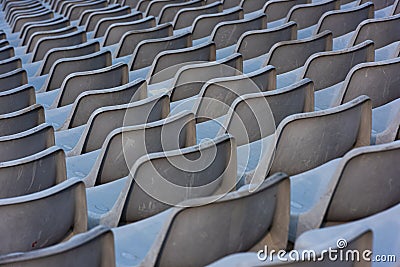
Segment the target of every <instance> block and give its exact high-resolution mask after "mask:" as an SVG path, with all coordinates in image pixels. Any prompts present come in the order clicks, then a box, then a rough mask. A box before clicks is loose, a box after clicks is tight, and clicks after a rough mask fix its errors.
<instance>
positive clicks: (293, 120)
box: [219, 96, 371, 183]
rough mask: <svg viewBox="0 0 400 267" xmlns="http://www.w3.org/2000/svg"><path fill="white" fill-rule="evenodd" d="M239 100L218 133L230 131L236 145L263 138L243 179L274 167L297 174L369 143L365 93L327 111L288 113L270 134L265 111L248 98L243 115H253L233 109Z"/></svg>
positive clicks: (368, 102) (263, 175)
mask: <svg viewBox="0 0 400 267" xmlns="http://www.w3.org/2000/svg"><path fill="white" fill-rule="evenodd" d="M240 102H241V100H240V99H238V101H235V103H234V104H232V106H233V107H232V109H231V110H230V112H229V113H228V116H227V119H226V120H225V122H224V128H223V129H221V130H220V133H219V134H221V133H224V132H225V131H226V132H229V133H231V134H232V135H233V136H235V137H236V139H237V144H238V146H240V145H243V144H247V143H249V142H254V141H257V140H259V139H261V138H262V139H264V138H267V139H266V140H265V142H266V144H265V146H263V149H264V150H265V151H263V152H262V155H261V157H260V158H261V159H260V160H259V162H258V164H257V166H256V167H255V169H254V170H249V171H248V172H247V174H246V178H245V179H246V182H252V183H253V180H252V179H256V178H257V177H265V176H266V175H267V174H268V173H275V172H277V171H283V172H285V173H288V174H289V175H295V174H298V173H302V172H305V171H308V170H310V169H313V168H316V167H318V166H320V165H322V164H324V163H326V162H328V161H330V160H332V159H335V158H338V157H342V156H343V155H344V154H345V153H347V152H348V151H350V150H351V149H353V148H356V147H360V146H364V145H369V143H370V137H371V100H370V99H369V98H368V97H366V96H360V97H358V98H356V99H354V100H352V101H350V102H348V103H346V104H344V105H341V106H339V107H335V108H332V109H328V110H323V111H315V112H308V113H303V114H294V115H290V116H288V117H286V118H285V119H283V120H282V121H281V122H280V124H279V125H278V126H277V130H276V131H275V133H274V134H272V135H268V134H269V133H270V132H271V127H274V124H273V122H272V123H271V119H269V118H268V117H266V116H265V113H261V114H260V113H255V112H251V111H253V110H257V107H256V105H257V102H255V103H254V107H253V106H252V105H253V104H252V102H248V103H247V106H248V108H246V109H245V110H244V111H245V112H246V113H249V110H250V114H251V116H252V119H247V118H248V115H241V114H240V113H239V112H240V110H235V106H236V105H238V104H239V103H240ZM249 108H250V109H249ZM242 121H245V122H246V124H245V129H243V126H241V125H240V124H241V123H242ZM271 124H272V125H271ZM225 129H226V130H225ZM272 130H273V129H272ZM246 160H247V159H246Z"/></svg>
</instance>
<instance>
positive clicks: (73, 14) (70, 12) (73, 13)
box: [64, 0, 107, 21]
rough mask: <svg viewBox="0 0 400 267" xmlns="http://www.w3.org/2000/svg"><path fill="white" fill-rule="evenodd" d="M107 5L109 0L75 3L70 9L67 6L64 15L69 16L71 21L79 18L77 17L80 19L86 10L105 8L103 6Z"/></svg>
mask: <svg viewBox="0 0 400 267" xmlns="http://www.w3.org/2000/svg"><path fill="white" fill-rule="evenodd" d="M106 5H107V1H103V0H101V1H95V2H90V3H86V4H80V5H74V6H73V7H70V8H69V9H68V8H67V10H66V13H65V14H64V15H65V16H66V17H68V18H69V19H70V20H71V21H72V20H77V19H79V17H80V16H81V14H82V13H83V12H84V11H85V10H89V9H96V8H103V7H106Z"/></svg>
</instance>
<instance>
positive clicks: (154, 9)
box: [145, 0, 185, 17]
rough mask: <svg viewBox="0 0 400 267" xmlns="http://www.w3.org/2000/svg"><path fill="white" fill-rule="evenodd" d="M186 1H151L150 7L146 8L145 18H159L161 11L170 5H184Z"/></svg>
mask: <svg viewBox="0 0 400 267" xmlns="http://www.w3.org/2000/svg"><path fill="white" fill-rule="evenodd" d="M183 2H185V0H156V1H151V2H150V3H149V5H148V6H147V8H146V12H145V16H155V17H158V16H159V14H160V12H161V9H162V8H163V7H164V6H166V5H170V4H177V3H183Z"/></svg>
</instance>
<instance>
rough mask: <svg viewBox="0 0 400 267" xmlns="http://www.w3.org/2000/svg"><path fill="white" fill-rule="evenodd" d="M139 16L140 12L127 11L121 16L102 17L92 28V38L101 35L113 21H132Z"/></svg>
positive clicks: (140, 15) (140, 16)
mask: <svg viewBox="0 0 400 267" xmlns="http://www.w3.org/2000/svg"><path fill="white" fill-rule="evenodd" d="M141 18H142V13H128V14H125V15H122V16H117V17H111V18H108V17H106V18H103V19H101V20H100V21H99V22H98V23H97V24H96V27H95V28H94V33H93V38H98V37H103V36H104V35H105V33H106V32H107V30H108V28H109V27H111V26H112V25H113V24H115V23H123V22H132V21H135V20H139V19H141Z"/></svg>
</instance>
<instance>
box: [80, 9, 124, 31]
mask: <svg viewBox="0 0 400 267" xmlns="http://www.w3.org/2000/svg"><path fill="white" fill-rule="evenodd" d="M130 12H131V9H130V8H129V7H127V6H124V7H119V8H116V9H112V10H107V11H99V12H93V13H92V14H90V15H89V17H88V19H87V22H86V24H85V31H87V32H91V31H93V30H94V29H95V28H96V25H97V24H98V23H99V22H100V20H101V19H104V18H112V17H118V16H122V15H126V14H129V13H130Z"/></svg>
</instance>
